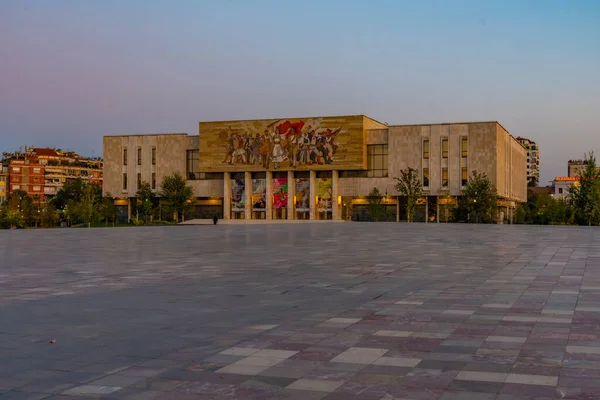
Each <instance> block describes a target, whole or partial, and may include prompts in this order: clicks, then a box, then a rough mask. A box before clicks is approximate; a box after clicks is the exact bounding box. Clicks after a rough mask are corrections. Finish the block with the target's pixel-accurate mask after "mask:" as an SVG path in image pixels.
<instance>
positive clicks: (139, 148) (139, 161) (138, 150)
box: [137, 147, 142, 165]
mask: <svg viewBox="0 0 600 400" xmlns="http://www.w3.org/2000/svg"><path fill="white" fill-rule="evenodd" d="M137 165H142V148H141V147H138V148H137Z"/></svg>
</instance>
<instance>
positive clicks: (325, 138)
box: [199, 116, 365, 171]
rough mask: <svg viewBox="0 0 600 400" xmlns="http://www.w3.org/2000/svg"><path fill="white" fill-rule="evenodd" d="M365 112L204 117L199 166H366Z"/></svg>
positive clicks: (227, 168) (242, 168) (257, 168)
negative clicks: (213, 119)
mask: <svg viewBox="0 0 600 400" xmlns="http://www.w3.org/2000/svg"><path fill="white" fill-rule="evenodd" d="M364 119H365V117H363V116H351V117H322V118H301V119H285V118H284V119H277V120H253V121H229V122H227V121H226V122H201V123H200V139H199V140H200V155H199V156H200V157H199V158H200V170H201V171H260V170H278V169H286V170H289V169H297V170H309V169H328V170H331V169H364V168H365V155H364V147H365V127H364V125H365V124H364Z"/></svg>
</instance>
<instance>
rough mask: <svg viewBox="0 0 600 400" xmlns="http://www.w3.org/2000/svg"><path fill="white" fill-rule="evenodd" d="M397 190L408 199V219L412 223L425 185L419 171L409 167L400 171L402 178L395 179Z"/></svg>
mask: <svg viewBox="0 0 600 400" xmlns="http://www.w3.org/2000/svg"><path fill="white" fill-rule="evenodd" d="M395 179H396V181H397V183H396V185H395V189H396V190H397V191H398V192H399V193H400V194H401V195H402V196H404V197H406V219H407V220H408V222H412V221H413V218H414V215H415V208H416V206H417V201H418V200H419V199H420V198H421V197H423V185H422V184H421V179H419V171H417V170H416V169H414V168H411V167H408V168H406V169H403V170H401V171H400V177H399V178H395Z"/></svg>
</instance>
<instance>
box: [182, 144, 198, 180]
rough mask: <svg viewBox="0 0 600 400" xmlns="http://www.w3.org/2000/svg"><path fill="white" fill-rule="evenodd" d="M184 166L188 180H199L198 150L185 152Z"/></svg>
mask: <svg viewBox="0 0 600 400" xmlns="http://www.w3.org/2000/svg"><path fill="white" fill-rule="evenodd" d="M185 164H186V175H187V178H188V179H189V180H196V179H200V159H199V150H187V152H186V163H185Z"/></svg>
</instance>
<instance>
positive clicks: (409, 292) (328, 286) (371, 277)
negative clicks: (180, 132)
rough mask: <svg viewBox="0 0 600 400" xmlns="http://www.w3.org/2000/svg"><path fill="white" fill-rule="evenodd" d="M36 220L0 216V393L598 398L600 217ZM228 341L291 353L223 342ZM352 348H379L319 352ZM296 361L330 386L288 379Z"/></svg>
mask: <svg viewBox="0 0 600 400" xmlns="http://www.w3.org/2000/svg"><path fill="white" fill-rule="evenodd" d="M212 228H214V229H212ZM47 233H48V231H35V230H28V231H18V232H15V231H13V232H8V231H1V232H0V252H1V253H2V254H3V262H4V263H5V264H6V265H8V266H10V268H8V269H3V275H2V281H3V290H2V291H0V315H2V320H3V323H2V324H1V325H2V326H0V359H2V360H3V362H2V363H0V399H4V398H9V395H10V396H13V397H15V396H23V395H24V394H23V393H24V392H22V391H28V392H30V393H31V394H27V395H28V396H36V394H35V393H34V392H35V391H43V392H44V396H51V398H57V399H59V398H63V397H66V396H65V395H63V394H61V393H62V392H63V391H64V390H63V389H64V388H70V387H73V386H77V385H87V384H94V382H96V383H98V384H102V385H109V386H110V385H115V386H118V387H125V388H123V389H121V390H118V391H116V392H114V393H113V394H111V395H110V396H108V397H107V398H113V399H138V400H141V399H152V398H158V399H163V400H167V399H178V400H179V399H189V400H204V399H207V398H215V397H219V396H220V397H223V398H224V399H227V398H233V397H236V396H237V397H238V398H254V399H267V398H269V399H303V400H310V399H313V398H314V399H322V398H324V397H327V398H328V399H336V398H348V399H350V398H352V396H354V397H357V398H365V399H370V398H377V399H380V398H382V397H385V396H388V397H395V398H411V399H433V398H436V399H437V398H442V399H445V400H447V399H452V398H461V397H465V396H467V395H469V396H471V397H472V398H474V399H477V398H481V399H487V398H492V397H491V396H492V395H494V394H498V399H497V400H512V399H513V398H531V399H533V398H539V399H543V398H559V397H564V398H573V399H580V400H581V399H592V398H598V397H600V395H599V394H598V392H597V387H596V386H597V384H596V382H595V381H597V380H598V379H600V375H598V373H597V371H600V355H599V354H598V353H597V352H596V351H595V350H594V349H595V348H599V347H600V335H597V333H596V332H597V331H598V330H600V313H599V312H597V311H595V310H594V308H596V307H597V304H599V302H600V291H598V290H597V287H600V278H599V277H597V276H596V275H597V274H596V273H595V271H594V269H593V268H594V266H595V265H597V262H598V261H600V258H599V257H596V256H594V254H595V252H596V250H595V248H594V247H593V246H594V245H593V243H596V242H598V241H599V240H600V231H598V232H597V231H595V230H593V231H590V230H589V229H585V228H576V227H569V228H557V227H529V226H507V225H504V226H466V225H454V224H448V225H446V224H440V225H436V224H427V225H425V224H412V225H407V224H393V223H391V224H383V223H382V224H287V225H260V226H259V225H256V226H251V225H248V226H241V225H218V226H217V227H212V226H210V228H209V227H208V226H181V227H177V228H172V227H169V228H156V229H154V228H152V229H106V230H58V231H56V232H53V234H52V235H48V234H47ZM190 238H193V240H191V239H190ZM82 240H83V241H84V242H88V243H94V245H93V246H88V247H86V248H85V249H83V248H81V247H80V246H78V245H77V243H80V242H81V241H82ZM398 243H402V246H401V250H399V248H398ZM428 246H429V247H428ZM431 246H433V247H431ZM436 246H439V251H442V249H443V254H444V257H440V256H439V251H437V250H438V247H436ZM423 248H430V249H432V251H431V252H427V253H425V252H423V251H422V250H423ZM47 249H52V252H51V253H49V252H48V251H47ZM107 249H110V250H107ZM323 251H326V254H327V257H324V256H323V254H325V253H323ZM400 251H401V253H400ZM25 252H26V253H27V258H25V257H23V254H25ZM400 254H401V256H400ZM3 265H4V264H3ZM576 307H577V308H576ZM585 307H588V309H587V310H586V309H585ZM569 310H575V313H574V314H573V315H570V314H566V313H565V311H569ZM332 318H337V319H338V320H337V321H339V322H338V323H325V321H329V320H331V319H332ZM571 318H572V320H570V319H571ZM380 331H388V333H387V334H386V333H385V332H384V334H381V332H380ZM390 331H391V332H392V333H391V335H390ZM394 332H395V333H394ZM490 336H493V337H495V338H489V337H490ZM51 338H56V339H57V342H56V343H55V344H54V345H50V344H49V343H48V342H49V340H50V339H51ZM521 339H524V340H521ZM232 347H236V348H237V347H241V348H243V349H246V350H245V351H246V352H248V351H250V352H251V350H247V349H255V350H259V349H267V350H273V351H277V350H279V351H296V352H298V353H297V354H294V355H293V356H291V357H290V358H287V359H285V360H283V359H276V358H275V359H268V357H263V358H261V357H253V356H252V355H250V356H249V359H248V360H245V359H246V357H247V355H245V354H242V355H231V354H229V355H225V354H219V353H220V352H222V351H224V350H227V349H230V348H232ZM352 347H359V348H367V349H371V350H370V351H373V349H384V350H386V351H387V352H386V353H385V355H384V357H383V358H382V359H381V360H379V361H376V363H375V364H370V363H371V362H373V361H375V360H371V359H369V360H356V359H355V361H357V363H334V362H332V361H331V360H332V359H333V358H334V357H336V356H337V355H339V354H341V353H343V352H345V351H347V350H348V349H350V348H352ZM590 349H591V350H590ZM242 352H244V351H242ZM263 354H278V353H263ZM279 354H284V353H279ZM264 358H267V359H268V360H267V361H264ZM4 360H9V361H8V362H4ZM244 360H245V361H244ZM234 362H249V363H250V364H251V365H250V366H249V368H245V369H243V370H244V371H245V372H246V373H251V374H252V375H241V374H227V373H220V372H218V371H219V370H220V369H221V368H223V367H226V366H228V365H230V364H231V363H234ZM253 363H254V364H257V363H258V364H260V363H267V364H268V365H265V367H264V368H263V367H262V366H260V365H258V366H257V365H253ZM238 371H239V370H238ZM433 371H435V372H433ZM459 371H473V372H490V373H516V374H525V375H536V376H538V377H539V376H551V377H559V383H558V386H559V389H554V388H551V387H547V386H540V385H519V384H509V383H507V384H500V383H489V382H478V381H477V382H475V381H459V380H455V379H454V377H455V376H456V374H457V373H458V372H459ZM306 377H309V378H310V379H314V380H321V381H327V382H338V381H333V379H339V380H340V381H339V382H340V386H339V387H338V388H337V389H336V390H335V391H334V393H327V392H318V391H310V390H308V391H307V390H295V389H290V388H288V386H289V384H290V383H293V382H294V381H296V380H298V379H301V378H304V379H307V378H306ZM553 390H554V391H553ZM19 391H21V392H19ZM78 395H79V394H78ZM344 396H346V397H344ZM515 396H516V397H515ZM594 396H596V397H594ZM32 398H35V397H32ZM74 398H76V397H75V396H71V397H69V399H70V400H73V399H74ZM466 398H468V397H466Z"/></svg>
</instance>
